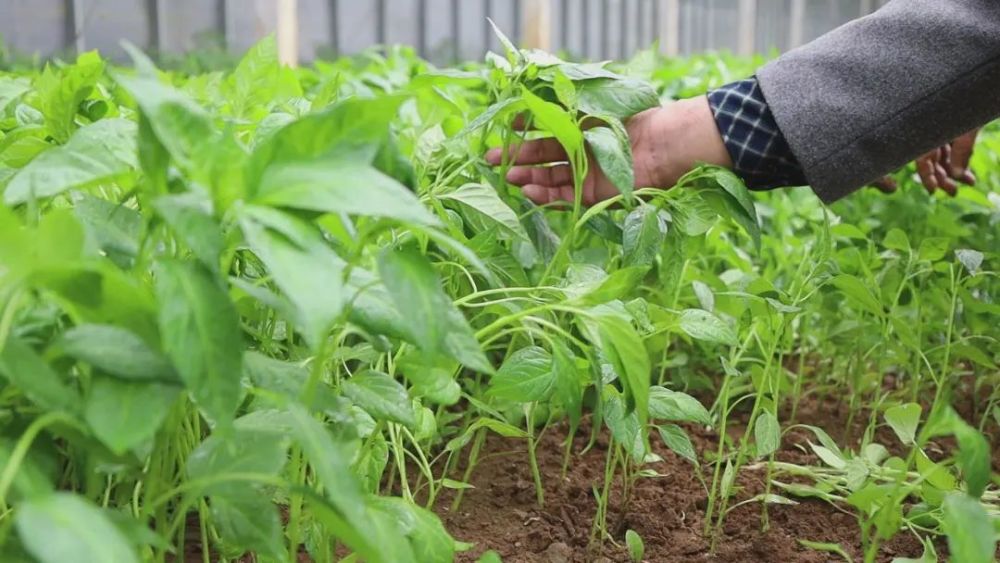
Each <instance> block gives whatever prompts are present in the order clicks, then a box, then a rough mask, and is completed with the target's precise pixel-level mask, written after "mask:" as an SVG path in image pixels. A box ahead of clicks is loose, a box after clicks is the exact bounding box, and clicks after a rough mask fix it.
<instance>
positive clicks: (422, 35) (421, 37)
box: [417, 0, 427, 57]
mask: <svg viewBox="0 0 1000 563" xmlns="http://www.w3.org/2000/svg"><path fill="white" fill-rule="evenodd" d="M417 52H418V53H419V54H420V56H421V57H427V0H417Z"/></svg>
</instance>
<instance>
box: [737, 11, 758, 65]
mask: <svg viewBox="0 0 1000 563" xmlns="http://www.w3.org/2000/svg"><path fill="white" fill-rule="evenodd" d="M738 21H739V26H740V31H739V36H738V37H739V43H738V45H737V50H738V51H739V54H741V55H743V56H745V57H746V56H750V55H752V54H753V51H754V39H755V38H756V36H757V0H740V4H739V19H738Z"/></svg>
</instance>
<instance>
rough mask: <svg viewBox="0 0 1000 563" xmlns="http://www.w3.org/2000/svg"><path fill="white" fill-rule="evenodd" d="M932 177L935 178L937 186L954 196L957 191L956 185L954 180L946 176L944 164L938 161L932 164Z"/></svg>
mask: <svg viewBox="0 0 1000 563" xmlns="http://www.w3.org/2000/svg"><path fill="white" fill-rule="evenodd" d="M934 178H935V179H936V180H937V184H938V187H939V188H941V189H942V190H944V191H945V192H946V193H947V194H948V195H950V196H952V197H954V195H955V194H956V193H958V185H957V184H955V181H954V180H952V179H951V177H950V176H948V171H947V170H945V168H944V166H943V165H942V164H941V163H940V162H936V163H935V164H934Z"/></svg>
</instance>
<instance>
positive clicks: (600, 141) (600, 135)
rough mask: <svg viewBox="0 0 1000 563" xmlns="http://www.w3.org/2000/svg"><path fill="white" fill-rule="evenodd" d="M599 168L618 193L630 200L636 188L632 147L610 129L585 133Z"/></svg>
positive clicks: (602, 128) (589, 130) (597, 128)
mask: <svg viewBox="0 0 1000 563" xmlns="http://www.w3.org/2000/svg"><path fill="white" fill-rule="evenodd" d="M583 138H584V139H585V140H586V141H587V145H588V146H589V147H590V153H591V154H592V155H594V159H595V160H596V161H597V164H598V166H600V167H601V171H602V172H604V175H605V176H606V177H607V178H608V180H611V183H612V184H614V186H615V187H616V188H618V191H619V192H621V194H622V195H623V196H625V199H626V200H629V199H630V198H631V196H632V190H633V188H634V187H635V173H634V171H633V169H632V147H631V145H630V144H629V142H628V139H627V137H626V139H625V140H624V142H623V139H622V138H621V137H620V136H619V135H618V134H617V133H615V131H614V130H612V129H611V128H610V127H594V128H592V129H588V130H586V131H584V132H583Z"/></svg>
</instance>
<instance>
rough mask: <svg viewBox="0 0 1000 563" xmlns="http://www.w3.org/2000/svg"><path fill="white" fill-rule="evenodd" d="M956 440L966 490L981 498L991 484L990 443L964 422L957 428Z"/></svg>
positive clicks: (959, 464)
mask: <svg viewBox="0 0 1000 563" xmlns="http://www.w3.org/2000/svg"><path fill="white" fill-rule="evenodd" d="M955 416H956V417H957V416H958V415H957V414H956V415H955ZM955 439H956V440H958V456H957V457H958V466H959V467H961V468H962V476H963V477H964V478H965V485H966V489H967V491H968V493H969V494H970V495H971V496H973V497H975V498H979V497H981V496H983V493H984V492H985V491H986V486H987V485H988V484H989V482H990V475H991V467H992V465H991V459H990V443H989V442H988V441H987V440H986V437H985V436H983V435H982V433H980V432H979V431H978V430H976V429H975V428H973V427H972V426H969V425H968V424H967V423H965V422H964V421H963V424H961V425H960V426H958V427H957V428H955Z"/></svg>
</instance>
